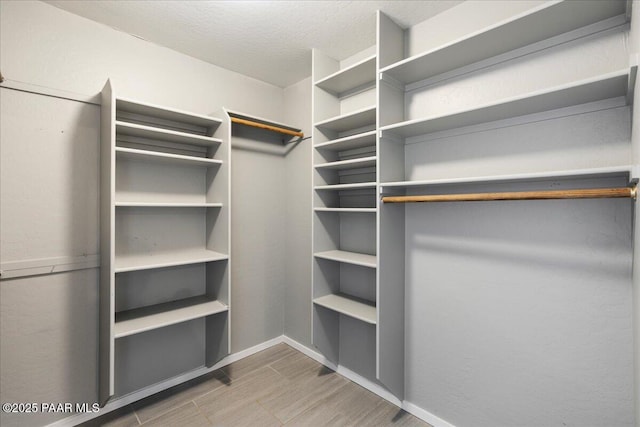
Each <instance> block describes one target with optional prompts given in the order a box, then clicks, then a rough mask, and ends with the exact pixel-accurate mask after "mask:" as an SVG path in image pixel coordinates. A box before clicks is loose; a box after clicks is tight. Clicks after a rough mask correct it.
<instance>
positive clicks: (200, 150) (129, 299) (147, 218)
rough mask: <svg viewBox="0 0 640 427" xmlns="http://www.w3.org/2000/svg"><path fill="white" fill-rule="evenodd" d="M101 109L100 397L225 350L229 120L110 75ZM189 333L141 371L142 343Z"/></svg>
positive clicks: (205, 362)
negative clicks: (173, 105) (136, 92)
mask: <svg viewBox="0 0 640 427" xmlns="http://www.w3.org/2000/svg"><path fill="white" fill-rule="evenodd" d="M101 110H102V144H101V146H102V149H101V157H102V172H101V186H102V188H101V197H102V200H101V216H102V221H101V257H102V260H101V267H102V268H101V279H100V385H99V390H100V401H101V403H102V404H104V403H105V402H106V401H107V400H108V399H109V398H110V397H111V396H113V395H114V394H115V395H119V396H121V395H124V394H127V393H130V392H133V391H135V390H136V389H137V388H140V387H145V386H149V385H151V383H145V381H147V382H148V381H149V378H153V379H154V380H153V383H155V382H159V381H162V380H165V379H167V378H168V377H171V376H173V375H175V372H176V366H183V365H184V364H185V363H193V360H200V361H201V362H200V363H201V365H200V366H189V367H187V369H196V368H198V367H201V366H206V367H210V366H213V364H215V362H217V361H218V360H220V359H221V358H222V357H224V356H225V355H227V354H228V352H229V348H230V337H229V319H230V317H229V301H230V297H229V296H230V283H229V277H230V268H229V263H230V260H229V248H230V223H229V219H230V174H229V156H230V149H229V143H228V141H229V138H230V125H229V122H228V120H226V121H223V120H221V119H218V118H214V117H208V116H203V115H198V114H192V113H188V112H185V111H180V110H175V109H170V108H164V107H160V106H155V105H151V104H147V103H143V102H138V101H134V100H130V99H124V98H120V97H117V96H116V95H115V94H114V92H113V90H112V87H111V83H110V82H107V84H106V85H105V88H104V89H103V92H102V109H101ZM151 284H153V285H152V286H150V285H151ZM178 295H179V297H177V296H178ZM176 298H177V299H176ZM194 322H195V323H194ZM177 325H182V326H179V329H175V328H176V327H178V326H177ZM152 331H153V332H152ZM147 333H153V334H154V335H148V334H147ZM185 334H188V335H189V336H190V337H191V338H190V342H191V347H190V348H183V349H182V352H181V355H180V357H176V358H174V359H172V360H171V361H167V362H166V363H167V364H168V365H167V366H166V369H164V370H163V369H156V370H155V371H153V372H151V373H150V372H146V373H145V374H144V375H139V374H138V372H139V371H141V370H145V369H146V366H138V365H137V363H141V362H140V360H141V359H143V358H144V357H143V356H142V354H143V353H144V352H145V351H146V350H144V347H147V346H148V345H149V344H150V343H151V342H153V346H154V347H160V348H162V346H169V347H170V346H171V343H172V341H174V340H176V336H177V335H182V337H184V336H185ZM150 340H151V341H150ZM181 342H184V340H183V341H181ZM142 343H145V344H144V345H143V344H142ZM203 343H204V347H202V344H203ZM136 352H142V353H136ZM198 353H199V354H198ZM185 361H188V362H185ZM141 378H143V379H141ZM134 387H135V388H134Z"/></svg>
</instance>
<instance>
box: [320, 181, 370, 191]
mask: <svg viewBox="0 0 640 427" xmlns="http://www.w3.org/2000/svg"><path fill="white" fill-rule="evenodd" d="M375 186H376V183H375V182H356V183H352V184H331V185H316V187H315V189H316V190H333V191H337V190H356V189H360V188H375Z"/></svg>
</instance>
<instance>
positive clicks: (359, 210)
mask: <svg viewBox="0 0 640 427" xmlns="http://www.w3.org/2000/svg"><path fill="white" fill-rule="evenodd" d="M313 210H314V211H316V212H345V213H348V212H354V213H375V212H376V208H313Z"/></svg>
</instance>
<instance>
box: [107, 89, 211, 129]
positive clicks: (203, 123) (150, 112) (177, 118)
mask: <svg viewBox="0 0 640 427" xmlns="http://www.w3.org/2000/svg"><path fill="white" fill-rule="evenodd" d="M116 110H117V111H118V112H125V113H131V114H139V115H143V116H149V117H154V118H157V119H162V120H170V121H173V122H179V123H185V124H188V125H193V126H199V127H204V128H207V129H209V133H208V134H209V135H212V134H213V131H214V130H215V129H216V128H217V127H218V126H220V124H221V123H222V120H221V119H218V118H215V117H209V116H203V115H201V114H194V113H188V112H186V111H182V110H177V109H173V108H166V107H160V106H157V105H153V104H147V103H144V102H138V101H132V100H129V99H125V98H117V99H116Z"/></svg>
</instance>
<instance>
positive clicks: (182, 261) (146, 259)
mask: <svg viewBox="0 0 640 427" xmlns="http://www.w3.org/2000/svg"><path fill="white" fill-rule="evenodd" d="M228 258H229V256H228V255H225V254H221V253H218V252H214V251H209V250H206V249H185V250H181V251H175V252H160V253H156V254H144V255H118V254H116V260H115V272H116V273H124V272H127V271H138V270H149V269H153V268H163V267H175V266H178V265H187V264H198V263H201V262H211V261H222V260H225V259H228Z"/></svg>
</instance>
